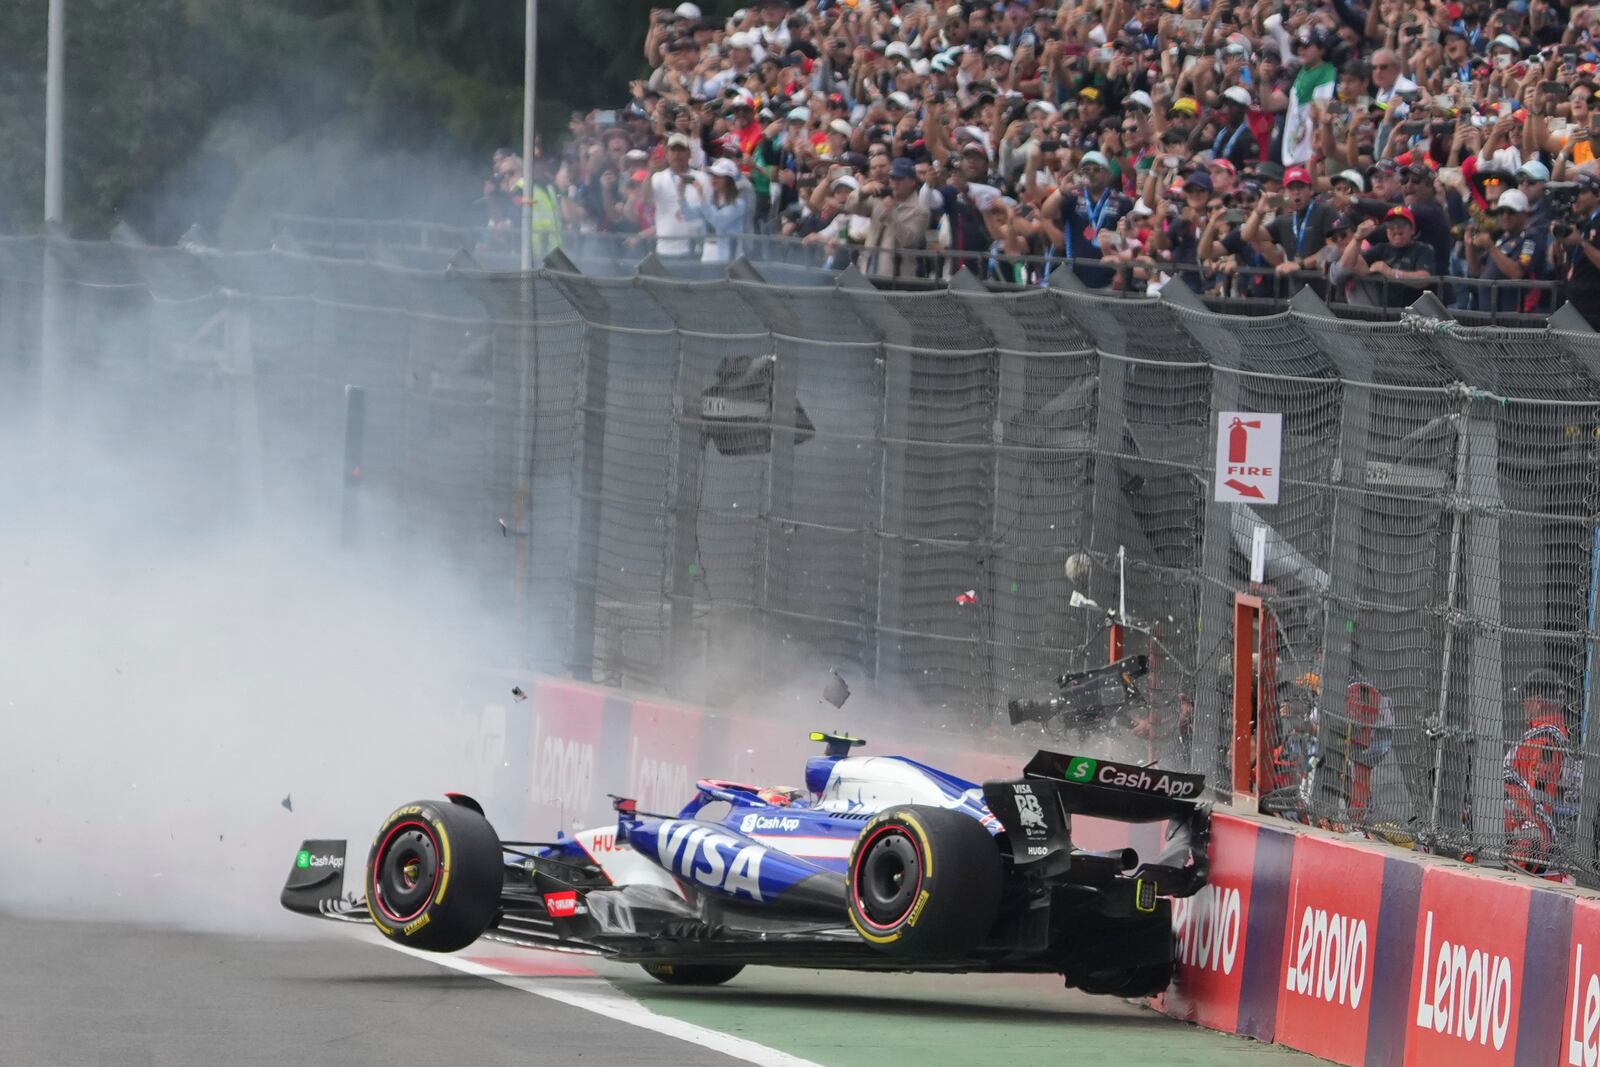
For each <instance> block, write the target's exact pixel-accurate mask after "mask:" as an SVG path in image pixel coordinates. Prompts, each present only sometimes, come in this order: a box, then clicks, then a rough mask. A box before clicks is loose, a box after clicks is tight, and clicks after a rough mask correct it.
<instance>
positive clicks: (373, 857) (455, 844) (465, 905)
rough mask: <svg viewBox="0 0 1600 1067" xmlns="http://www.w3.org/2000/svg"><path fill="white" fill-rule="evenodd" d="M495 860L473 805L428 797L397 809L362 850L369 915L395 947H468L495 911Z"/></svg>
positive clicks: (495, 849)
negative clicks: (369, 844) (364, 849)
mask: <svg viewBox="0 0 1600 1067" xmlns="http://www.w3.org/2000/svg"><path fill="white" fill-rule="evenodd" d="M501 856H502V853H501V851H500V838H499V836H498V835H497V834H496V833H495V832H494V827H492V826H490V825H489V820H488V819H485V818H484V817H483V816H482V815H481V814H479V813H478V812H476V811H474V810H472V809H471V808H468V807H465V806H463V805H460V804H452V803H449V802H441V801H434V800H419V801H415V802H414V803H411V804H407V805H405V806H404V807H401V808H397V809H395V811H393V812H392V813H391V814H390V815H389V817H388V818H387V819H385V820H384V821H383V825H382V826H381V827H379V828H378V833H377V836H375V837H374V838H373V839H372V849H371V850H370V851H369V852H368V853H367V875H366V889H367V911H368V913H369V914H371V916H372V921H373V923H374V924H375V925H376V926H377V927H378V931H379V932H380V933H382V934H383V936H384V937H386V938H388V939H389V940H390V941H393V942H395V943H396V944H400V945H407V946H409V947H411V948H420V949H425V950H427V951H429V952H454V951H456V950H457V949H462V948H466V947H467V946H468V945H470V944H472V943H473V942H474V941H476V940H477V939H478V937H479V936H480V935H481V934H482V933H483V932H484V931H485V930H487V929H488V928H489V925H490V924H491V923H492V922H494V920H495V916H496V914H497V913H498V912H499V910H500V891H501V889H502V888H503V886H504V882H505V874H504V871H503V863H502V860H501Z"/></svg>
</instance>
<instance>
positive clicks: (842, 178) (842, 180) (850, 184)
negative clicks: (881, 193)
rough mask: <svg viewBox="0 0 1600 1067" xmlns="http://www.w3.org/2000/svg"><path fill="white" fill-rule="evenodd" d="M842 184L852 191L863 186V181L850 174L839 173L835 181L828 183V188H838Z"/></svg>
mask: <svg viewBox="0 0 1600 1067" xmlns="http://www.w3.org/2000/svg"><path fill="white" fill-rule="evenodd" d="M841 185H842V186H844V187H845V188H846V189H849V190H850V191H851V192H852V193H853V192H855V191H856V190H857V189H859V188H861V183H860V182H858V181H856V180H855V178H854V177H852V176H851V175H849V174H841V175H839V176H838V177H837V178H835V179H833V181H831V182H829V183H828V188H830V189H837V188H839V186H841Z"/></svg>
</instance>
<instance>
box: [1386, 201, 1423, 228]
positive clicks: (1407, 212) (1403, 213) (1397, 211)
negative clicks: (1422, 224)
mask: <svg viewBox="0 0 1600 1067" xmlns="http://www.w3.org/2000/svg"><path fill="white" fill-rule="evenodd" d="M1395 219H1404V220H1405V221H1406V222H1408V223H1410V224H1411V227H1412V228H1413V229H1415V228H1416V225H1417V217H1416V216H1415V215H1413V214H1412V213H1411V209H1410V208H1408V207H1399V206H1398V205H1397V206H1395V207H1392V208H1390V209H1389V211H1388V214H1386V215H1384V216H1383V221H1384V222H1393V221H1394V220H1395Z"/></svg>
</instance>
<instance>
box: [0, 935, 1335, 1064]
mask: <svg viewBox="0 0 1600 1067" xmlns="http://www.w3.org/2000/svg"><path fill="white" fill-rule="evenodd" d="M319 932H321V931H319ZM327 934H328V936H325V937H322V938H318V939H315V940H307V941H280V940H269V939H258V938H248V937H239V936H225V935H216V934H197V933H181V932H174V931H168V930H152V929H142V928H138V927H130V926H122V925H110V924H90V923H59V922H42V921H35V920H24V919H18V918H13V917H8V916H3V915H0V946H3V948H0V1063H3V1064H5V1065H6V1067H33V1065H36V1064H37V1065H40V1067H47V1065H48V1067H56V1065H59V1067H77V1065H80V1064H81V1065H95V1067H99V1065H118V1067H122V1065H132V1067H141V1065H147V1064H148V1065H152V1067H155V1065H162V1067H166V1065H171V1067H201V1065H204V1067H215V1065H224V1064H227V1065H233V1064H237V1065H246V1067H248V1065H255V1064H260V1065H263V1067H266V1065H271V1067H282V1065H283V1064H286V1063H294V1064H313V1065H314V1064H339V1065H345V1064H349V1065H354V1067H366V1065H374V1067H376V1065H382V1067H393V1065H394V1064H396V1063H443V1064H463V1065H468V1064H471V1065H479V1064H481V1065H497V1064H507V1065H512V1064H515V1065H518V1067H523V1065H529V1064H563V1065H570V1064H572V1063H574V1062H584V1063H594V1064H649V1065H651V1067H670V1065H675V1064H685V1065H688V1064H695V1065H702V1064H703V1065H708V1067H715V1065H722V1064H734V1063H751V1062H755V1063H774V1064H780V1065H793V1067H801V1065H803V1064H806V1063H815V1064H824V1065H828V1067H849V1065H854V1064H874V1065H884V1064H916V1065H918V1067H934V1065H939V1064H1004V1065H1013V1064H1016V1065H1026V1064H1045V1063H1050V1064H1061V1063H1066V1062H1072V1063H1091V1064H1092V1063H1096V1062H1117V1063H1126V1064H1161V1065H1163V1067H1183V1065H1193V1067H1224V1065H1226V1067H1247V1065H1254V1064H1275V1065H1276V1064H1282V1065H1288V1064H1299V1065H1312V1064H1316V1063H1318V1062H1320V1061H1317V1060H1314V1059H1312V1058H1311V1057H1308V1056H1303V1055H1300V1054H1298V1053H1294V1052H1289V1051H1287V1050H1283V1049H1277V1048H1272V1047H1270V1046H1265V1045H1260V1044H1257V1043H1254V1042H1251V1041H1247V1040H1244V1039H1242V1038H1234V1037H1229V1036H1226V1035H1223V1034H1215V1033H1211V1032H1209V1031H1205V1030H1200V1029H1197V1028H1195V1027H1192V1026H1188V1025H1185V1024H1182V1023H1177V1022H1173V1021H1171V1020H1169V1019H1164V1018H1162V1017H1160V1016H1158V1015H1155V1014H1154V1013H1152V1012H1150V1011H1147V1010H1145V1009H1143V1008H1140V1007H1137V1006H1135V1005H1132V1004H1128V1003H1126V1002H1123V1001H1119V1000H1111V999H1106V998H1098V997H1087V996H1083V995H1081V994H1077V993H1071V992H1066V991H1064V990H1062V989H1061V987H1060V985H1059V982H1058V981H1057V980H1052V979H1050V978H1048V977H1033V976H1027V977H1024V976H983V977H980V976H931V975H862V974H841V973H834V972H816V971H791V970H783V969H771V968H763V969H752V970H748V971H746V972H745V973H744V974H742V975H740V976H739V977H738V978H736V979H734V980H733V982H731V983H729V984H728V985H726V986H723V987H721V988H717V989H709V990H708V989H684V988H675V987H669V986H663V985H661V984H659V983H657V982H655V981H654V980H653V979H650V978H648V977H646V976H645V975H643V974H642V972H640V971H639V970H638V969H637V968H634V967H630V966H623V965H618V964H609V963H606V962H604V961H595V960H593V959H589V958H585V957H574V956H567V955H559V954H555V953H546V952H527V951H521V950H516V949H510V948H506V947H505V946H497V945H490V944H486V943H480V944H479V945H476V946H473V947H472V948H469V949H467V950H466V951H465V952H463V953H460V954H458V955H456V956H451V957H442V958H427V959H422V958H417V957H415V956H411V955H407V954H403V953H401V952H398V951H391V950H389V949H388V948H387V947H386V946H385V945H384V944H383V943H382V942H381V941H378V940H376V938H375V935H372V934H370V933H367V932H359V931H356V930H353V929H352V930H349V931H347V930H345V929H344V928H329V930H328V931H327ZM462 968H465V970H463V969H462ZM486 975H487V976H489V977H485V976H486Z"/></svg>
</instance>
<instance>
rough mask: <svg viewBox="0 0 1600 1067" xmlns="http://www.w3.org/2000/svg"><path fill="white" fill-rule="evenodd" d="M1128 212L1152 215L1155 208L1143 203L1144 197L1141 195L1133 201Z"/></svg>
mask: <svg viewBox="0 0 1600 1067" xmlns="http://www.w3.org/2000/svg"><path fill="white" fill-rule="evenodd" d="M1128 214H1130V215H1140V216H1147V215H1154V214H1155V209H1154V208H1152V207H1151V206H1150V205H1149V204H1147V203H1145V202H1144V197H1142V196H1141V197H1140V198H1139V199H1137V200H1135V201H1134V202H1133V208H1132V210H1130V211H1129V212H1128Z"/></svg>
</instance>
